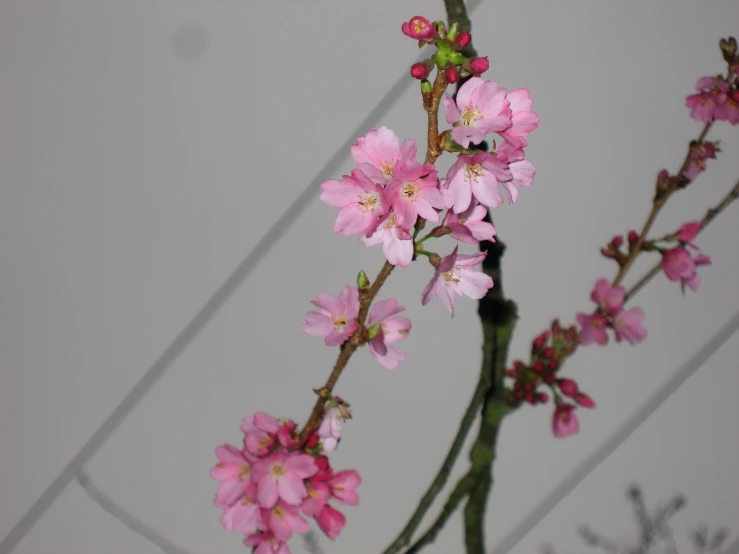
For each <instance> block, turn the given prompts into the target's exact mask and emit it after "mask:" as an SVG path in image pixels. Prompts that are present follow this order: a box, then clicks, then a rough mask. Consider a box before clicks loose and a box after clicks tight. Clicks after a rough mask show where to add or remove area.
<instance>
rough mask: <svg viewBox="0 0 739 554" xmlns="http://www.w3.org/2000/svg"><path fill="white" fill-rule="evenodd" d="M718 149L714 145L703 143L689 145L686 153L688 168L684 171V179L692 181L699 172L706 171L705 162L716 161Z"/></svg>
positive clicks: (707, 142)
mask: <svg viewBox="0 0 739 554" xmlns="http://www.w3.org/2000/svg"><path fill="white" fill-rule="evenodd" d="M718 151H719V149H718V148H717V146H716V143H713V142H709V141H705V142H697V143H693V144H691V145H690V151H689V153H688V167H687V168H686V169H685V178H686V179H688V180H689V181H693V180H694V179H695V178H696V177H697V176H698V175H699V174H700V173H701V172H703V171H705V170H706V160H708V159H709V158H711V159H714V160H715V159H716V152H718Z"/></svg>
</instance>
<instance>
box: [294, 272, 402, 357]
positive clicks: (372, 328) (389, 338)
mask: <svg viewBox="0 0 739 554" xmlns="http://www.w3.org/2000/svg"><path fill="white" fill-rule="evenodd" d="M312 303H313V304H314V305H315V306H316V307H317V308H318V310H319V311H318V312H308V314H307V315H306V316H305V323H304V324H303V331H305V332H306V333H308V334H309V335H311V336H314V337H323V338H325V342H326V346H339V345H341V344H343V343H345V342H346V341H347V340H349V339H350V338H351V337H352V336H353V335H354V333H355V332H356V331H357V328H358V324H357V316H358V315H359V289H358V288H357V287H351V286H349V285H347V286H346V287H344V290H343V291H342V292H341V294H340V295H339V296H334V295H333V294H328V293H321V294H319V295H318V297H317V298H316V299H315V300H313V301H312ZM404 309H405V308H404V307H403V306H401V305H400V304H398V302H397V301H396V300H393V299H390V300H382V301H381V302H375V303H374V304H373V305H372V309H371V310H370V312H369V321H368V323H369V325H368V327H367V329H366V330H365V336H364V337H362V340H364V341H366V342H369V347H370V353H371V354H372V357H373V358H374V359H375V360H376V361H377V363H379V364H380V365H381V366H382V367H384V368H385V369H395V368H397V367H398V365H400V363H401V362H405V360H406V356H405V352H403V351H402V350H400V349H399V348H398V347H397V346H395V343H396V342H400V341H401V340H403V339H404V338H406V337H407V336H408V333H409V332H410V330H411V322H410V320H409V319H408V318H406V317H402V316H399V315H397V314H399V313H400V312H402V311H403V310H404Z"/></svg>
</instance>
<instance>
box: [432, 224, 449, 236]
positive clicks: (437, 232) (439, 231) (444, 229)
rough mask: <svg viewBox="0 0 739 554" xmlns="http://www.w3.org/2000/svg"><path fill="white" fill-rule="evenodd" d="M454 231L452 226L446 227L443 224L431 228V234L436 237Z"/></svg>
mask: <svg viewBox="0 0 739 554" xmlns="http://www.w3.org/2000/svg"><path fill="white" fill-rule="evenodd" d="M451 232H452V228H451V227H445V226H443V225H439V226H438V227H435V228H434V229H432V230H431V236H432V237H434V238H439V237H443V236H444V235H448V234H449V233H451Z"/></svg>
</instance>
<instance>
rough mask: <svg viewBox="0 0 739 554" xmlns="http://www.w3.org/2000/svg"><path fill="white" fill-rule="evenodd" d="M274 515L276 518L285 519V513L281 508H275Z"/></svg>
mask: <svg viewBox="0 0 739 554" xmlns="http://www.w3.org/2000/svg"><path fill="white" fill-rule="evenodd" d="M272 515H273V516H275V517H279V518H283V517H285V512H284V511H283V510H282V508H280V507H279V506H275V507H274V508H273V509H272Z"/></svg>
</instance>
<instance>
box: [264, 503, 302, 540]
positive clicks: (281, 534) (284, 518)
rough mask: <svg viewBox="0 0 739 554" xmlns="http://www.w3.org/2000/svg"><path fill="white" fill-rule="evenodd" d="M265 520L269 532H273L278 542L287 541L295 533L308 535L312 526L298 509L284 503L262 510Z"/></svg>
mask: <svg viewBox="0 0 739 554" xmlns="http://www.w3.org/2000/svg"><path fill="white" fill-rule="evenodd" d="M262 515H263V518H264V520H265V522H266V524H267V528H268V530H269V531H272V534H273V535H274V537H275V539H277V540H278V541H287V540H289V539H290V537H292V536H293V532H295V533H307V532H308V531H310V525H308V522H307V521H305V520H304V519H303V518H302V516H300V514H298V508H297V507H295V506H290V505H289V504H286V503H285V502H283V501H281V500H280V501H279V502H277V504H275V505H274V506H273V507H272V508H270V509H268V510H262Z"/></svg>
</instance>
